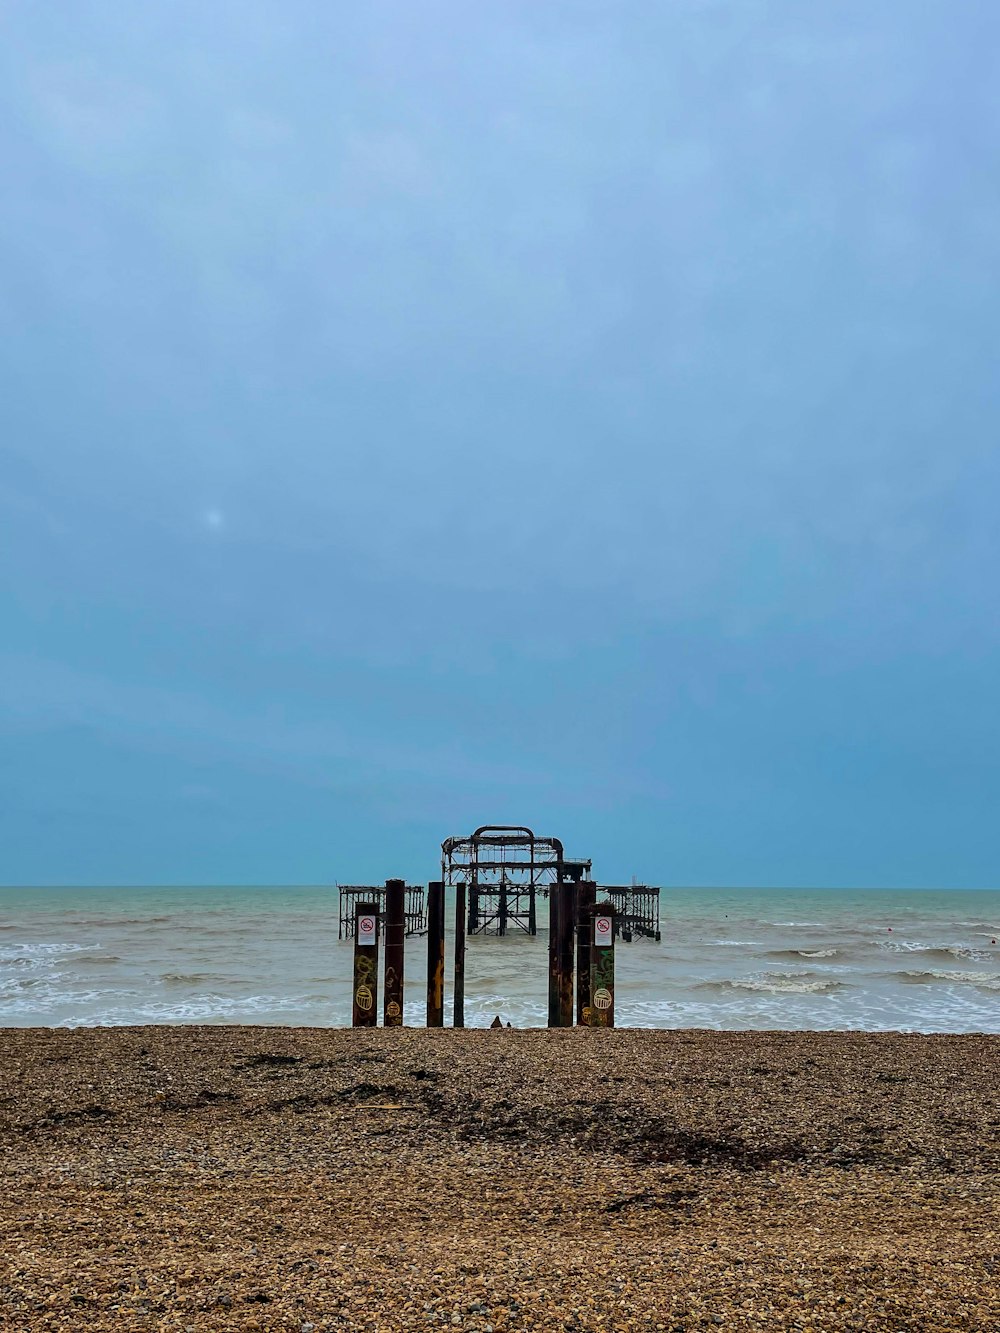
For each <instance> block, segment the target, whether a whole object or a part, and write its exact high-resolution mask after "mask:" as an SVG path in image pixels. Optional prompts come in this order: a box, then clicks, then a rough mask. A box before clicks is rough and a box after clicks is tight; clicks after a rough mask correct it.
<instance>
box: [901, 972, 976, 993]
mask: <svg viewBox="0 0 1000 1333" xmlns="http://www.w3.org/2000/svg"><path fill="white" fill-rule="evenodd" d="M896 975H897V976H898V977H899V979H900V981H904V982H907V983H912V984H914V985H920V984H921V983H924V984H926V983H934V982H946V983H947V984H948V985H955V984H961V985H969V986H984V987H985V988H986V989H987V990H1000V973H997V972H959V971H956V970H950V971H949V970H940V971H939V970H935V969H933V968H929V969H926V970H924V971H921V972H899V973H897V974H896Z"/></svg>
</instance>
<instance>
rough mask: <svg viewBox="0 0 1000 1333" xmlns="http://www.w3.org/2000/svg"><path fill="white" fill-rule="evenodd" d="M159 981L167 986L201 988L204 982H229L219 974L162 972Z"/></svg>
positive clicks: (227, 978)
mask: <svg viewBox="0 0 1000 1333" xmlns="http://www.w3.org/2000/svg"><path fill="white" fill-rule="evenodd" d="M160 980H161V981H162V982H164V983H165V984H166V985H168V986H202V985H204V984H205V983H206V982H209V981H214V982H219V981H223V982H225V981H229V980H231V978H229V977H226V976H223V975H222V973H221V972H164V973H162V975H161V976H160Z"/></svg>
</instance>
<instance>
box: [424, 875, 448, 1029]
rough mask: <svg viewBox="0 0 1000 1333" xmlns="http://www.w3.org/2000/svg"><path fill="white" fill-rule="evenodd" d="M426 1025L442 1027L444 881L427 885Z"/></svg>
mask: <svg viewBox="0 0 1000 1333" xmlns="http://www.w3.org/2000/svg"><path fill="white" fill-rule="evenodd" d="M427 1026H428V1027H429V1028H440V1027H444V883H443V882H442V881H441V880H437V881H436V882H434V883H432V884H428V886H427Z"/></svg>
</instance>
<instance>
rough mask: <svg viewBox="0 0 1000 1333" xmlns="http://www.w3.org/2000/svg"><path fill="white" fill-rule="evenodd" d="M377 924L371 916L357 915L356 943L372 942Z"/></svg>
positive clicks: (373, 941)
mask: <svg viewBox="0 0 1000 1333" xmlns="http://www.w3.org/2000/svg"><path fill="white" fill-rule="evenodd" d="M377 925H378V923H377V921H376V920H375V918H374V917H373V916H359V917H358V943H359V944H362V945H364V944H374V943H375V931H376V928H377Z"/></svg>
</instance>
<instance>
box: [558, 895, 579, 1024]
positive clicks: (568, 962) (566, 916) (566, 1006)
mask: <svg viewBox="0 0 1000 1333" xmlns="http://www.w3.org/2000/svg"><path fill="white" fill-rule="evenodd" d="M576 890H577V886H576V884H574V883H572V882H571V881H570V882H568V883H566V884H560V885H559V1026H560V1027H561V1028H571V1027H572V1026H573V927H574V926H575V924H576Z"/></svg>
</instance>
